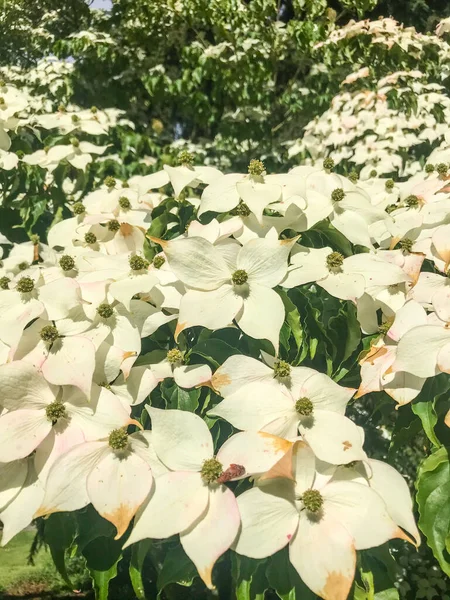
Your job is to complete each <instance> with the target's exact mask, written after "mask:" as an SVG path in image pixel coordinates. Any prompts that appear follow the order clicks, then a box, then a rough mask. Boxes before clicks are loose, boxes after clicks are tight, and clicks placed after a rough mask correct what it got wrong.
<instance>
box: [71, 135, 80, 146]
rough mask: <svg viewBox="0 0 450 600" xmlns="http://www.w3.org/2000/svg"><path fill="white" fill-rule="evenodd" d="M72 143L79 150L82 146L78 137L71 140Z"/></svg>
mask: <svg viewBox="0 0 450 600" xmlns="http://www.w3.org/2000/svg"><path fill="white" fill-rule="evenodd" d="M70 143H71V144H72V146H73V147H74V148H79V146H80V140H79V139H78V138H76V137H73V138H70Z"/></svg>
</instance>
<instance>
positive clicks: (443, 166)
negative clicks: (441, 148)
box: [436, 163, 448, 179]
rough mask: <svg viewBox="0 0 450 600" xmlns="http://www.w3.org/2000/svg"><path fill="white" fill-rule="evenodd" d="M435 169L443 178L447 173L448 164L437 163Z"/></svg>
mask: <svg viewBox="0 0 450 600" xmlns="http://www.w3.org/2000/svg"><path fill="white" fill-rule="evenodd" d="M436 171H437V172H438V175H439V177H441V179H443V178H444V177H446V175H447V171H448V165H446V164H445V163H439V164H438V165H436Z"/></svg>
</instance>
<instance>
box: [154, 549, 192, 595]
mask: <svg viewBox="0 0 450 600" xmlns="http://www.w3.org/2000/svg"><path fill="white" fill-rule="evenodd" d="M196 576H197V569H196V568H195V566H194V563H193V562H192V561H191V559H190V558H189V557H188V555H187V554H186V552H185V551H184V550H183V547H182V546H181V545H180V544H179V545H178V546H175V548H173V549H171V550H169V551H168V552H167V554H166V556H165V558H164V563H163V566H162V569H161V571H160V573H159V575H158V582H157V586H158V590H159V594H160V593H161V591H162V590H163V589H164V588H165V587H166V586H167V585H169V584H170V583H177V584H178V585H183V586H186V587H189V586H191V585H192V582H193V581H194V579H195V577H196ZM159 594H158V595H159Z"/></svg>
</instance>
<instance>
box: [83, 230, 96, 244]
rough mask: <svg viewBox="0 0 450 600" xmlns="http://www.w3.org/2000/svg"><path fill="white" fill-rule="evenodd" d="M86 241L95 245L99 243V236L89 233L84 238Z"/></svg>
mask: <svg viewBox="0 0 450 600" xmlns="http://www.w3.org/2000/svg"><path fill="white" fill-rule="evenodd" d="M84 241H85V242H86V244H95V242H96V241H97V236H96V235H95V233H92V232H91V231H88V232H87V233H86V234H85V236H84Z"/></svg>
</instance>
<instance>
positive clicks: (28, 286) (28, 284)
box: [16, 277, 34, 294]
mask: <svg viewBox="0 0 450 600" xmlns="http://www.w3.org/2000/svg"><path fill="white" fill-rule="evenodd" d="M16 289H17V291H18V292H20V293H21V294H28V293H29V292H32V291H33V290H34V281H33V280H32V279H31V277H21V278H20V279H19V281H18V282H17V286H16Z"/></svg>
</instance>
